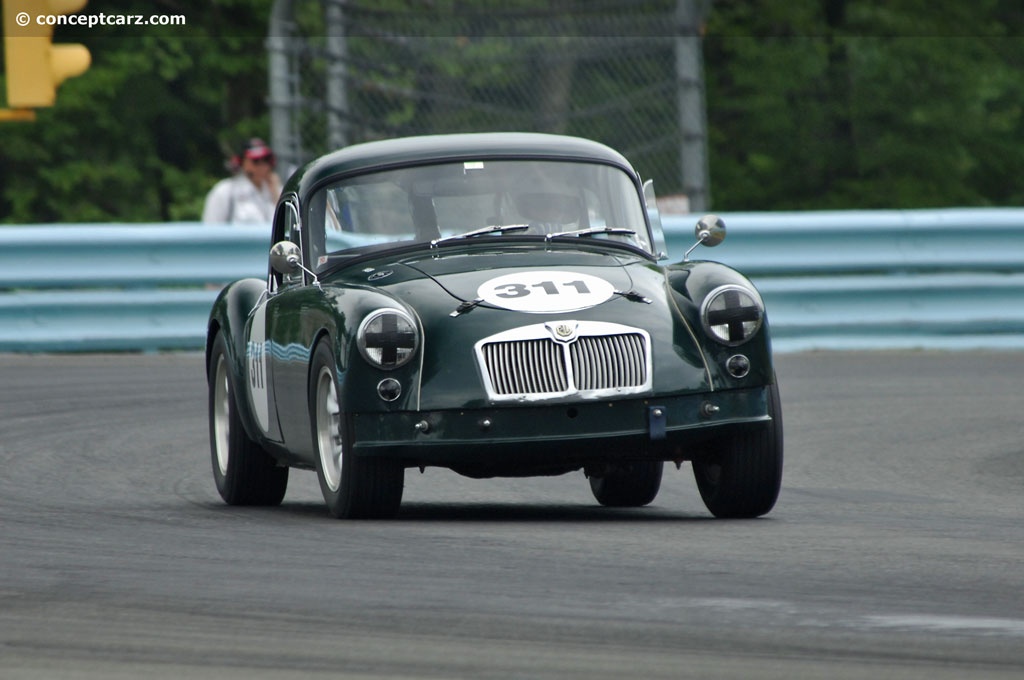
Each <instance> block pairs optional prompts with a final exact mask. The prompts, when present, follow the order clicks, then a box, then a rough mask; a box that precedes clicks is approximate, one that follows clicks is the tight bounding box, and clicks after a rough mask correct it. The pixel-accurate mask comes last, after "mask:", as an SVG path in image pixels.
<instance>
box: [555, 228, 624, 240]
mask: <svg viewBox="0 0 1024 680" xmlns="http://www.w3.org/2000/svg"><path fill="white" fill-rule="evenodd" d="M598 234H614V235H623V236H635V235H636V230H635V229H626V228H625V227H592V228H590V229H577V230H576V231H560V232H557V233H554V234H548V235H547V236H545V237H544V240H545V241H550V240H552V239H556V238H559V237H561V236H576V237H580V236H595V235H598Z"/></svg>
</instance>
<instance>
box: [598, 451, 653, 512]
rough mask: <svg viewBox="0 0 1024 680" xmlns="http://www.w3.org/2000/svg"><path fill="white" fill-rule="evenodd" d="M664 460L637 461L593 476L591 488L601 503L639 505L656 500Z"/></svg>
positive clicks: (634, 506) (629, 506)
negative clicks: (598, 475) (599, 475)
mask: <svg viewBox="0 0 1024 680" xmlns="http://www.w3.org/2000/svg"><path fill="white" fill-rule="evenodd" d="M664 469H665V464H664V463H662V462H661V461H636V462H633V463H628V464H625V465H623V466H621V467H615V468H611V469H609V470H608V471H607V472H606V473H605V474H604V475H603V476H601V477H596V476H594V477H591V478H590V490H591V492H593V494H594V498H596V499H597V502H598V503H600V504H601V505H604V506H607V507H611V508H639V507H642V506H644V505H647V504H648V503H650V502H651V501H653V500H654V498H655V496H657V495H658V491H659V490H660V489H661V475H662V472H663V471H664Z"/></svg>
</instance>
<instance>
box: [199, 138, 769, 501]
mask: <svg viewBox="0 0 1024 680" xmlns="http://www.w3.org/2000/svg"><path fill="white" fill-rule="evenodd" d="M695 233H696V239H697V243H696V244H695V245H694V248H696V247H697V245H701V244H703V245H705V246H713V245H716V244H717V243H719V242H720V241H721V240H722V239H723V238H724V236H725V226H724V224H722V222H721V220H720V219H718V218H716V217H714V216H707V217H705V218H703V219H702V220H700V221H699V222H698V224H697V227H696V231H695ZM271 243H273V246H272V248H271V249H270V257H269V265H268V272H267V277H266V279H243V280H240V281H236V282H234V283H232V284H230V285H228V286H227V287H226V288H225V289H224V290H223V291H222V292H221V293H220V295H219V296H218V298H217V300H216V302H215V303H214V305H213V309H212V310H211V313H210V318H209V326H208V337H207V347H206V365H207V375H208V385H209V419H210V442H211V458H212V464H213V476H214V480H215V482H216V485H217V490H218V492H219V493H220V495H221V497H222V498H223V499H224V501H225V502H227V503H229V504H232V505H274V504H278V503H280V502H281V501H282V499H283V497H284V494H285V490H286V487H287V484H288V474H289V470H290V469H291V468H299V469H307V470H315V471H316V474H317V477H318V479H319V482H320V489H321V491H322V492H323V497H324V500H325V502H326V505H327V508H328V510H329V512H330V514H332V515H333V516H335V517H339V518H389V517H394V516H396V515H397V514H398V513H399V511H400V506H401V501H402V493H403V486H404V477H405V472H406V470H408V469H410V468H412V469H416V468H418V469H421V470H422V469H425V468H426V467H428V466H440V467H444V468H449V469H451V470H454V471H455V472H457V473H459V474H462V475H465V476H467V477H474V478H486V477H496V476H513V477H529V476H539V475H561V474H565V473H569V472H574V471H581V470H582V471H583V473H585V475H586V477H587V478H589V483H590V487H591V490H592V492H593V495H594V497H595V498H596V500H597V501H598V502H599V503H600V504H602V505H605V506H617V507H630V506H643V505H647V504H648V503H650V502H652V501H653V500H654V498H655V496H656V495H657V493H658V490H659V488H660V486H661V481H662V472H663V468H664V464H665V463H666V462H674V463H676V465H677V466H678V465H681V464H682V463H683V462H684V461H689V462H690V463H691V465H692V468H693V472H694V476H695V479H696V483H697V488H698V490H699V492H700V495H701V498H702V499H703V501H704V503H705V505H706V506H707V508H708V510H709V511H710V512H711V513H712V514H713V515H715V516H717V517H756V516H760V515H763V514H765V513H767V512H769V511H770V510H771V509H772V507H773V506H774V504H775V502H776V499H777V497H778V493H779V488H780V484H781V478H782V461H783V447H782V416H781V407H780V404H779V394H778V388H777V385H776V381H775V371H774V369H773V364H772V355H771V343H770V338H769V329H768V323H767V319H766V317H765V310H764V304H763V302H762V300H761V296H760V295H759V294H758V292H757V290H756V289H755V287H754V286H753V285H752V284H751V283H750V281H748V280H747V279H746V278H745V277H744V276H742V275H741V274H740V273H738V272H736V271H735V270H733V269H731V268H729V267H727V266H725V265H722V264H720V263H716V262H708V261H691V260H690V259H689V255H690V252H687V254H686V257H684V259H683V261H681V262H678V263H675V264H663V263H662V262H663V260H665V259H667V258H666V256H665V254H664V251H665V245H664V237H663V235H662V233H661V226H660V223H659V220H658V218H657V212H656V210H655V209H654V195H653V190H652V188H651V185H650V183H647V184H646V185H645V184H643V183H642V182H641V181H640V178H639V177H638V176H637V174H636V172H635V171H634V170H633V168H632V167H631V166H630V164H629V163H628V161H627V160H626V159H625V158H624V157H623V156H621V155H620V154H619V153H617V152H615V151H614V150H612V149H610V148H608V147H606V146H604V145H601V144H598V143H595V142H592V141H589V140H584V139H579V138H573V137H565V136H559V135H543V134H528V133H487V134H464V135H439V136H427V137H412V138H405V139H394V140H387V141H380V142H371V143H367V144H361V145H356V146H352V147H348V148H346V149H343V150H341V151H337V152H334V153H331V154H328V155H326V156H323V157H321V158H319V159H317V160H315V161H312V162H311V163H309V164H307V165H306V166H304V167H302V168H301V169H299V170H298V171H297V172H296V173H295V174H294V175H293V176H292V177H291V178H290V179H289V181H288V182H287V184H286V186H285V187H284V191H283V193H282V196H281V199H280V201H279V203H278V206H277V211H276V214H275V217H274V223H273V235H272V239H271ZM694 248H691V249H690V251H691V252H692V251H693V250H694Z"/></svg>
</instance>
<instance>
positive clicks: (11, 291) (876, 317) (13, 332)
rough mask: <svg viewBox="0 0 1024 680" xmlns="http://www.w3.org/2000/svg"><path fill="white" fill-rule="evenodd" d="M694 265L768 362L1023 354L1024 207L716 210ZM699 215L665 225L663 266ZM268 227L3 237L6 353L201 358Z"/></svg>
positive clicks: (0, 324) (0, 295)
mask: <svg viewBox="0 0 1024 680" xmlns="http://www.w3.org/2000/svg"><path fill="white" fill-rule="evenodd" d="M722 217H723V219H724V220H725V222H726V225H727V227H728V230H729V236H728V238H727V239H726V241H725V243H723V244H722V245H720V246H718V247H717V248H715V249H707V248H699V249H697V250H696V251H694V254H693V256H692V257H693V258H694V259H698V258H700V259H712V260H718V261H721V262H724V263H726V264H728V265H730V266H733V267H735V268H736V269H738V270H740V271H742V272H744V273H745V274H747V275H749V276H750V277H751V278H752V279H753V281H754V283H755V285H757V287H758V289H759V290H760V291H761V294H762V296H763V297H764V299H765V303H766V305H767V307H768V315H769V321H770V323H771V325H772V333H773V341H774V346H775V349H776V350H777V351H784V352H785V351H797V350H805V349H859V348H905V347H920V348H993V349H995V348H1014V349H1024V210H1016V209H978V210H924V211H868V212H807V213H733V214H724V215H723V216H722ZM696 220H697V216H689V215H687V216H678V215H674V216H665V217H663V222H664V224H665V231H666V238H667V241H668V248H669V254H670V259H672V260H673V261H678V260H679V259H681V258H682V255H683V253H684V252H685V251H686V249H687V248H689V246H690V245H692V244H693V242H694V238H693V227H694V225H695V223H696ZM269 245H270V243H269V239H268V229H267V228H266V227H211V226H206V225H201V224H195V223H176V224H137V225H105V224H94V225H90V224H82V225H36V226H10V227H3V226H0V351H14V352H69V351H70V352H75V351H157V350H165V349H171V350H195V349H200V348H201V347H202V345H203V339H204V337H205V324H206V317H207V314H208V312H209V309H210V305H211V304H212V302H213V300H214V298H215V297H216V294H217V290H218V289H219V288H220V287H221V286H222V285H223V284H224V283H226V282H228V281H232V280H234V279H238V278H243V277H247V276H255V277H259V278H263V277H264V276H266V271H267V250H268V248H269Z"/></svg>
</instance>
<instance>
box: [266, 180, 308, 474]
mask: <svg viewBox="0 0 1024 680" xmlns="http://www.w3.org/2000/svg"><path fill="white" fill-rule="evenodd" d="M300 214H301V213H300V206H299V203H298V198H297V197H295V196H292V197H290V198H288V199H287V200H285V201H284V202H283V203H282V204H281V208H280V209H279V211H278V215H277V219H278V220H279V224H278V225H277V226H278V227H279V228H275V230H274V239H275V240H274V243H277V242H279V241H290V242H292V243H294V244H295V245H296V246H298V247H299V251H300V252H302V253H305V250H304V249H303V243H302V239H303V229H302V221H301V218H300ZM311 284H312V281H311V280H310V277H309V275H308V274H306V273H305V272H304V271H301V270H299V271H296V272H295V273H293V274H279V273H275V275H274V278H273V280H272V282H271V286H272V287H273V292H272V293H271V294H270V296H269V297H268V299H267V303H266V310H267V312H266V333H267V340H268V347H269V350H270V351H269V352H268V357H267V369H268V374H269V380H270V390H271V391H272V393H273V395H274V399H273V402H272V404H273V405H274V407H275V409H276V414H275V415H276V419H277V423H278V427H279V428H280V437H281V441H282V442H283V443H284V446H285V448H286V449H287V450H288V452H290V453H291V454H293V455H294V456H296V459H297V460H300V461H305V460H306V458H307V457H308V456H309V455H311V453H310V452H311V450H312V446H311V439H310V421H309V411H308V408H307V407H308V402H309V399H308V394H307V390H308V377H309V361H310V353H311V351H312V348H311V347H310V346H309V343H310V338H309V337H308V328H307V324H305V323H303V318H304V315H305V314H307V312H308V310H309V309H310V307H311V305H312V304H313V303H314V302H315V298H316V297H317V296H318V293H319V289H318V288H317V287H316V286H313V285H311Z"/></svg>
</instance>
